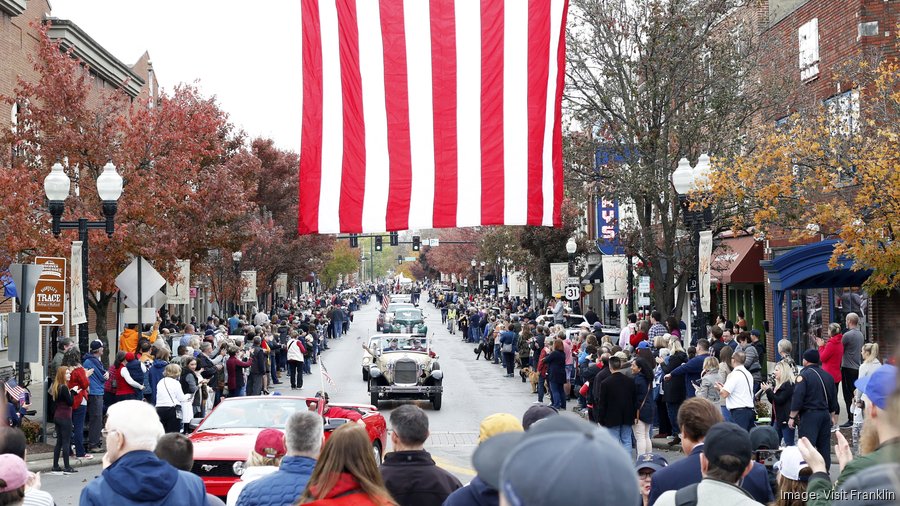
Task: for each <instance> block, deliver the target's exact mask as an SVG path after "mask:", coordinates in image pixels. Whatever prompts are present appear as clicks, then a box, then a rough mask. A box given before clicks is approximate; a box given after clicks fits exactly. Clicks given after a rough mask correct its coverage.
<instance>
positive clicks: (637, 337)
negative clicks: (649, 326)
mask: <svg viewBox="0 0 900 506" xmlns="http://www.w3.org/2000/svg"><path fill="white" fill-rule="evenodd" d="M646 340H647V334H646V333H644V332H635V333H634V334H631V337H630V338H629V342H630V343H631V346H632V347H633V348H635V349H637V345H638V344H640V343H641V341H646ZM650 344H653V343H650Z"/></svg>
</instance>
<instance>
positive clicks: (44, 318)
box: [41, 314, 63, 327]
mask: <svg viewBox="0 0 900 506" xmlns="http://www.w3.org/2000/svg"><path fill="white" fill-rule="evenodd" d="M62 324H63V317H62V315H58V314H42V315H41V325H51V326H56V327H58V326H61V325H62Z"/></svg>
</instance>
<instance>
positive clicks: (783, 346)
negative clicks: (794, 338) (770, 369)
mask: <svg viewBox="0 0 900 506" xmlns="http://www.w3.org/2000/svg"><path fill="white" fill-rule="evenodd" d="M778 354H779V355H781V360H783V361H784V362H787V363H788V364H789V365H790V366H791V369H793V371H794V376H796V375H797V364H795V363H794V345H793V344H791V341H790V340H788V339H782V340H781V341H778Z"/></svg>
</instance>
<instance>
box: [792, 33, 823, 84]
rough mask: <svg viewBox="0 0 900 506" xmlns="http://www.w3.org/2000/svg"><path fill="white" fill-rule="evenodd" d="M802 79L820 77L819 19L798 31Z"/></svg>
mask: <svg viewBox="0 0 900 506" xmlns="http://www.w3.org/2000/svg"><path fill="white" fill-rule="evenodd" d="M797 39H798V41H797V42H798V49H799V50H798V58H799V64H800V79H801V80H803V81H812V80H813V79H815V78H817V77H819V18H812V19H810V20H809V21H807V22H806V23H804V24H803V26H801V27H800V28H798V29H797Z"/></svg>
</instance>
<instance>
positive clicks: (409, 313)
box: [394, 309, 422, 320]
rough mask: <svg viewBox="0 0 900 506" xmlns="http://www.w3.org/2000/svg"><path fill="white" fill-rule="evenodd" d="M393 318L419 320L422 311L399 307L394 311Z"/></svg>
mask: <svg viewBox="0 0 900 506" xmlns="http://www.w3.org/2000/svg"><path fill="white" fill-rule="evenodd" d="M394 318H395V319H397V320H421V319H422V312H421V311H419V310H407V309H400V310H398V311H397V312H395V313H394Z"/></svg>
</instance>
